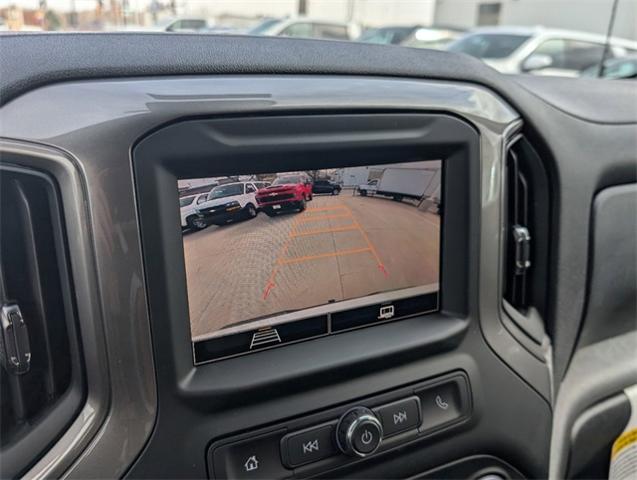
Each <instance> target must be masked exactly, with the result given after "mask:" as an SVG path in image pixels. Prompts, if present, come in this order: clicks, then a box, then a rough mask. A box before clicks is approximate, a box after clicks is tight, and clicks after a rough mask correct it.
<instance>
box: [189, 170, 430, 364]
mask: <svg viewBox="0 0 637 480" xmlns="http://www.w3.org/2000/svg"><path fill="white" fill-rule="evenodd" d="M441 176H442V164H441V162H440V161H438V160H434V161H415V162H403V163H390V164H385V165H372V166H357V167H345V168H338V169H329V170H312V171H294V172H279V173H272V174H255V175H241V176H236V177H211V178H199V179H183V180H179V181H178V188H179V197H180V211H181V226H182V232H183V246H184V258H185V266H186V274H187V287H188V304H189V314H190V329H191V334H192V341H193V345H194V348H193V351H194V357H195V363H203V362H206V361H211V360H216V359H220V358H224V357H228V356H235V355H241V354H245V353H249V352H251V351H255V350H260V349H265V348H272V347H276V346H280V345H283V344H286V343H291V342H297V341H300V340H306V339H308V338H312V337H318V336H322V335H328V334H332V333H337V332H339V331H344V330H349V329H352V328H357V327H362V326H369V325H372V324H375V323H380V322H385V321H389V320H394V319H399V318H405V317H408V316H413V315H416V314H421V313H426V312H430V311H434V310H437V308H438V285H439V276H440V272H439V263H440V228H441V216H440V212H441V200H440V199H441Z"/></svg>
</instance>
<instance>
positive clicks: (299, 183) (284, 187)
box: [256, 174, 312, 217]
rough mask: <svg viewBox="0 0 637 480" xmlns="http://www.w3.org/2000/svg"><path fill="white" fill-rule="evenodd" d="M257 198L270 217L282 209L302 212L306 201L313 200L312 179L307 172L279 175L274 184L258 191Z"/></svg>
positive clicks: (261, 207)
mask: <svg viewBox="0 0 637 480" xmlns="http://www.w3.org/2000/svg"><path fill="white" fill-rule="evenodd" d="M256 200H257V203H258V204H259V208H260V209H261V210H263V211H264V212H265V213H266V215H268V216H270V217H273V216H275V215H277V214H278V213H279V212H282V211H290V210H297V211H299V212H302V211H303V210H305V204H306V202H308V201H310V200H312V179H311V178H310V177H309V176H307V175H305V174H295V175H284V176H281V177H278V178H277V179H275V180H274V181H273V182H272V185H270V186H269V187H266V188H262V189H260V190H258V191H257V194H256Z"/></svg>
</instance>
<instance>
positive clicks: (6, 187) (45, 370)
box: [0, 167, 84, 478]
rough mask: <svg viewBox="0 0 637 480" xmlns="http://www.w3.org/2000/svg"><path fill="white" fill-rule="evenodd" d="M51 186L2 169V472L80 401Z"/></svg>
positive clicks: (47, 439) (52, 434)
mask: <svg viewBox="0 0 637 480" xmlns="http://www.w3.org/2000/svg"><path fill="white" fill-rule="evenodd" d="M57 198H58V197H57V194H56V188H55V186H54V184H53V183H52V182H51V181H50V179H49V178H48V177H47V176H45V175H43V174H40V173H37V172H34V171H30V170H26V169H21V168H17V167H15V168H14V167H2V168H0V232H1V236H0V303H1V308H2V310H1V312H0V313H1V315H2V324H1V325H2V332H1V335H0V356H1V357H2V362H1V363H2V366H1V367H0V381H1V388H0V392H1V398H0V402H1V412H2V413H1V414H2V417H1V419H0V427H1V431H0V456H1V457H2V462H0V477H1V478H11V477H16V476H20V475H21V474H23V473H24V472H25V471H26V470H27V469H28V468H29V467H30V466H31V465H32V464H33V463H35V462H36V461H37V460H38V458H40V456H41V455H42V454H44V453H45V452H46V450H47V448H49V447H50V446H51V445H52V444H53V443H54V442H55V440H56V439H57V438H58V437H59V436H60V435H61V434H62V433H63V432H64V430H65V428H66V427H67V426H68V424H69V423H70V422H71V421H72V420H73V418H74V417H75V415H76V414H77V412H78V411H79V408H80V407H81V405H82V402H83V399H84V381H83V375H82V368H81V354H80V350H79V342H78V337H77V332H76V328H75V319H74V309H73V303H72V296H71V288H70V285H71V283H70V280H69V273H68V263H67V252H66V249H65V239H64V231H63V228H62V225H63V223H62V218H61V211H60V209H59V205H58V201H57Z"/></svg>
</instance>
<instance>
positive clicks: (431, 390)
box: [416, 379, 464, 431]
mask: <svg viewBox="0 0 637 480" xmlns="http://www.w3.org/2000/svg"><path fill="white" fill-rule="evenodd" d="M463 382H464V380H460V379H453V380H450V381H448V382H445V383H441V384H438V385H432V386H431V387H427V388H425V389H423V390H419V391H417V392H416V395H418V397H420V405H421V409H422V410H421V411H422V420H423V421H422V427H421V431H424V430H432V429H435V428H438V427H440V426H442V425H444V424H446V423H450V422H452V421H454V420H456V419H458V418H459V417H461V416H462V410H463V409H462V395H461V391H460V388H461V383H462V384H463V385H464V383H463Z"/></svg>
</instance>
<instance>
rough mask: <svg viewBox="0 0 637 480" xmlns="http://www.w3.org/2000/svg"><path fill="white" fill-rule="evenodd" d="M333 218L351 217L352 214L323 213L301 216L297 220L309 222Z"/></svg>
mask: <svg viewBox="0 0 637 480" xmlns="http://www.w3.org/2000/svg"><path fill="white" fill-rule="evenodd" d="M332 218H350V215H348V214H345V215H343V214H336V215H321V216H318V215H317V216H316V217H312V216H310V217H305V218H301V219H300V220H298V221H297V223H307V222H314V221H317V220H330V219H332Z"/></svg>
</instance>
